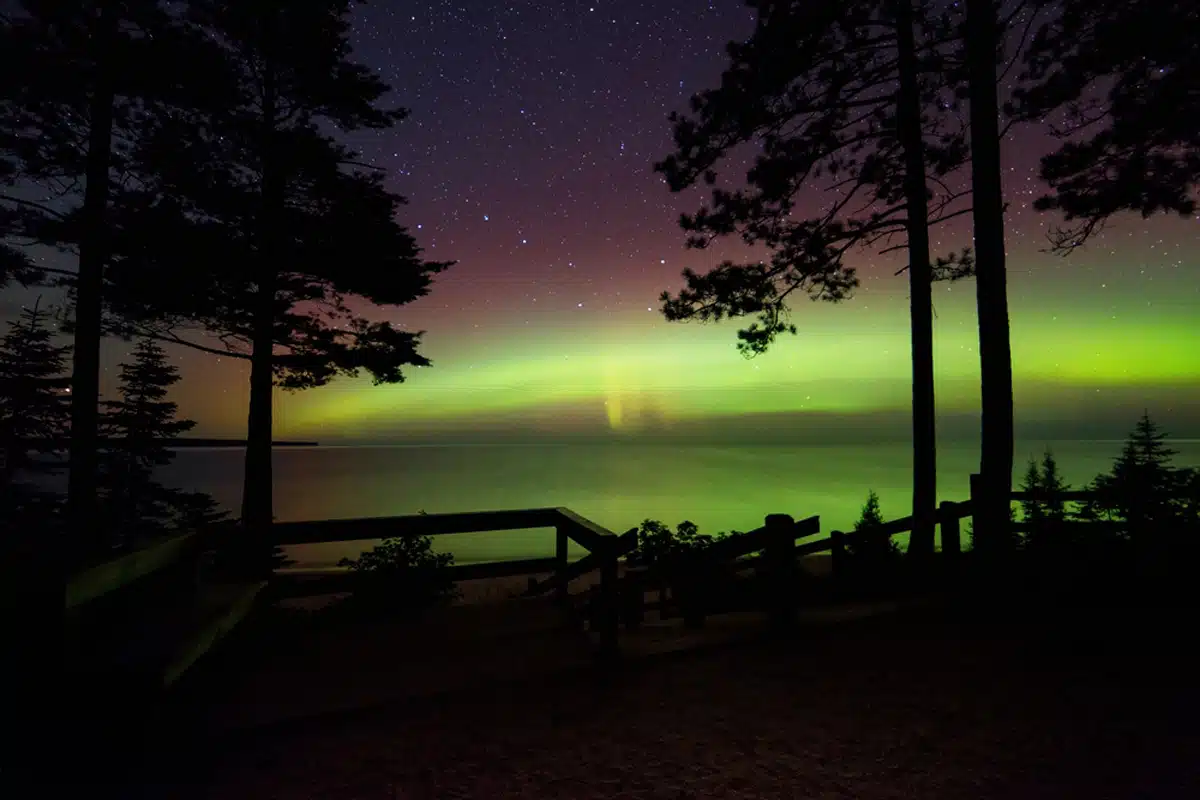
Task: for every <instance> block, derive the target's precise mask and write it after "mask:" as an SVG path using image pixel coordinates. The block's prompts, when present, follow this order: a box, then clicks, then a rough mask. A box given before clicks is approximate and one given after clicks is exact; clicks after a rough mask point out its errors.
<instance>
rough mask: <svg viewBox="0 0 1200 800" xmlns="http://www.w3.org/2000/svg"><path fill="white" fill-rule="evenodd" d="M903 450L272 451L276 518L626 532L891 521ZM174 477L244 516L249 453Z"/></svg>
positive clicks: (972, 467)
mask: <svg viewBox="0 0 1200 800" xmlns="http://www.w3.org/2000/svg"><path fill="white" fill-rule="evenodd" d="M1047 446H1049V447H1050V448H1051V449H1052V450H1053V452H1054V454H1055V457H1056V458H1057V459H1058V462H1059V465H1060V467H1061V469H1062V472H1063V474H1064V475H1065V477H1066V478H1067V480H1069V481H1070V482H1071V483H1072V484H1074V485H1076V486H1078V485H1081V484H1083V483H1085V482H1086V481H1088V480H1090V479H1091V478H1092V477H1094V476H1095V475H1096V474H1097V473H1099V472H1103V471H1107V469H1108V468H1109V467H1110V466H1111V463H1112V459H1113V458H1114V457H1115V456H1116V455H1117V453H1118V452H1119V450H1120V447H1121V443H1120V442H1117V441H1104V442H1096V441H1057V442H1019V443H1018V445H1017V448H1016V454H1017V466H1016V470H1015V472H1016V478H1017V480H1018V481H1019V479H1020V477H1021V475H1022V474H1023V472H1024V469H1025V461H1026V459H1027V458H1028V457H1029V456H1030V455H1038V454H1040V453H1041V452H1042V450H1043V449H1044V448H1045V447H1047ZM1172 446H1173V447H1174V448H1175V449H1176V450H1178V451H1179V455H1178V456H1176V459H1175V463H1176V464H1177V465H1196V464H1200V442H1196V441H1195V440H1187V441H1173V442H1172ZM938 459H939V486H938V498H939V500H963V499H966V497H967V494H968V490H967V485H968V481H969V477H968V476H969V475H970V473H971V472H973V471H976V470H977V469H978V463H979V456H978V450H977V449H976V448H975V447H972V446H970V445H966V444H961V445H954V444H950V445H946V444H943V445H942V446H941V447H940V449H939V452H938ZM909 470H910V451H909V448H908V446H907V445H906V444H903V443H899V444H897V443H889V444H879V445H853V446H808V447H796V446H778V447H769V446H768V447H762V446H756V447H729V446H714V447H705V446H668V445H648V446H647V445H632V444H613V445H603V444H600V445H592V444H587V445H582V444H563V445H541V444H539V445H455V446H377V447H315V448H295V449H292V448H281V449H278V450H276V451H275V515H276V518H277V519H278V520H280V521H290V520H315V519H332V518H338V517H374V516H392V515H400V514H415V513H417V512H418V511H421V510H423V511H426V512H428V513H431V514H433V513H439V512H455V511H487V510H497V509H520V508H537V507H544V506H566V507H567V508H570V509H571V510H573V511H575V512H577V513H579V514H582V515H583V516H585V517H587V518H589V519H591V520H594V521H595V522H597V523H599V524H601V525H603V526H605V527H607V528H609V529H610V530H613V531H615V532H618V533H620V532H622V531H625V530H628V529H629V528H631V527H633V526H635V525H638V524H639V523H640V522H641V521H642V520H644V519H647V518H651V519H658V520H662V521H663V522H666V523H669V524H671V525H675V524H676V523H678V522H680V521H682V520H685V519H687V520H691V521H693V522H695V523H696V524H697V525H698V526H699V527H700V531H701V532H702V533H704V532H707V533H715V532H717V531H728V530H743V531H745V530H752V529H754V528H756V527H758V526H760V525H762V523H763V517H764V516H765V515H766V514H770V513H784V514H791V515H792V516H794V517H796V518H797V519H799V518H803V517H808V516H812V515H820V517H821V530H822V531H830V530H835V529H846V528H848V527H850V526H851V525H853V522H854V520H855V519H857V517H858V514H859V511H860V509H861V507H862V504H863V502H864V501H865V499H866V495H867V491H868V490H869V489H874V490H875V491H876V492H877V493H878V494H879V498H880V502H881V505H882V508H883V513H884V516H885V517H886V518H889V519H890V518H895V517H902V516H906V515H907V514H908V513H909V503H910V502H911V501H910V477H909V475H910V472H909ZM162 479H163V480H164V482H166V483H168V484H173V485H176V486H182V487H187V488H190V489H195V490H200V491H206V492H209V493H210V494H212V495H213V496H214V497H215V498H216V499H217V501H218V502H220V503H221V504H222V505H223V506H225V507H226V508H229V509H231V510H236V509H237V507H238V503H239V498H240V493H241V479H242V452H241V451H240V450H232V449H228V450H217V449H213V450H183V451H180V452H179V454H178V456H177V458H176V460H175V462H174V463H173V464H172V465H170V466H169V467H166V468H165V469H164V471H163V474H162ZM434 544H435V548H436V549H438V550H446V551H449V552H453V553H454V555H455V558H456V560H457V561H458V562H459V563H466V562H472V561H491V560H500V559H510V558H533V557H539V556H548V555H552V554H553V550H554V536H553V532H552V530H549V529H547V530H533V531H506V532H496V533H479V534H462V535H455V536H440V537H435V538H434ZM361 549H362V546H361V545H360V546H358V547H355V546H354V545H352V544H351V545H347V544H345V543H339V544H332V545H311V546H305V547H303V548H295V549H293V551H292V553H291V556H292V557H293V558H294V559H296V560H297V561H298V562H299V563H300V564H303V565H312V566H317V565H328V564H332V563H336V561H337V560H338V559H339V558H341V557H342V556H344V555H354V554H355V553H357V552H361Z"/></svg>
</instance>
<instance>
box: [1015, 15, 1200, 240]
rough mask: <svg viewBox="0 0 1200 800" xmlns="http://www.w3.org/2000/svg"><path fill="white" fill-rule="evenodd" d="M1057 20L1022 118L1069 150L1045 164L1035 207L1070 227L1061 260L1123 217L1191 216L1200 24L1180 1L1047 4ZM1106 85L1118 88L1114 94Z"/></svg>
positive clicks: (1199, 107) (1062, 232) (1033, 61)
mask: <svg viewBox="0 0 1200 800" xmlns="http://www.w3.org/2000/svg"><path fill="white" fill-rule="evenodd" d="M1035 5H1036V6H1052V7H1053V10H1054V13H1052V14H1050V15H1048V16H1047V17H1046V21H1045V22H1044V23H1043V24H1042V25H1041V27H1040V28H1039V29H1038V31H1037V33H1036V35H1035V36H1034V37H1033V39H1032V41H1031V43H1030V47H1029V48H1028V49H1027V51H1026V54H1025V58H1024V74H1023V75H1022V78H1023V83H1024V84H1025V85H1023V86H1021V87H1020V88H1019V89H1018V91H1017V92H1016V93H1015V94H1014V98H1013V100H1014V102H1013V104H1012V110H1013V113H1014V114H1018V115H1020V116H1021V117H1022V118H1025V119H1032V120H1041V119H1043V118H1045V117H1046V116H1047V115H1049V114H1051V113H1052V112H1055V111H1059V110H1062V111H1065V112H1066V113H1065V115H1064V116H1065V120H1064V121H1063V122H1062V123H1061V124H1060V125H1058V126H1056V127H1052V128H1051V131H1052V133H1053V134H1054V135H1055V136H1057V137H1059V138H1060V139H1061V140H1062V144H1060V146H1059V147H1058V149H1057V150H1055V151H1054V152H1053V153H1050V154H1049V155H1047V156H1045V157H1044V158H1043V159H1042V163H1041V177H1042V179H1043V180H1045V181H1046V182H1047V183H1048V184H1049V185H1050V189H1051V192H1050V193H1049V194H1048V195H1046V196H1043V197H1041V198H1038V200H1037V201H1036V202H1035V207H1036V208H1039V209H1041V210H1056V211H1059V212H1061V213H1062V214H1063V216H1064V217H1065V220H1066V222H1067V225H1066V226H1065V227H1060V228H1056V229H1054V230H1053V231H1052V233H1051V242H1052V247H1053V249H1054V250H1056V251H1058V252H1062V253H1068V252H1070V251H1072V250H1074V248H1076V247H1078V246H1080V245H1082V244H1083V243H1085V242H1086V241H1087V240H1088V238H1089V237H1090V236H1091V235H1092V234H1093V233H1095V232H1096V231H1097V230H1099V229H1100V228H1102V227H1103V225H1104V224H1105V222H1106V221H1107V220H1108V219H1109V218H1110V217H1111V216H1113V215H1114V214H1117V213H1120V212H1123V211H1132V212H1138V213H1140V214H1141V215H1142V216H1143V217H1149V216H1151V215H1153V214H1156V213H1164V212H1165V213H1172V212H1173V213H1176V214H1179V215H1181V216H1191V215H1192V214H1194V213H1195V210H1196V207H1197V206H1196V187H1197V186H1198V185H1200V130H1198V129H1197V126H1196V124H1195V120H1196V119H1197V118H1200V91H1198V89H1200V84H1198V83H1197V77H1196V76H1197V75H1200V52H1197V49H1196V44H1195V43H1196V40H1197V38H1198V37H1200V14H1198V13H1197V12H1196V9H1195V8H1194V7H1193V6H1192V5H1191V4H1188V3H1177V2H1174V0H1141V1H1140V2H1137V3H1130V2H1125V0H1053V2H1051V0H1037V2H1036V3H1035ZM1106 84H1107V85H1106Z"/></svg>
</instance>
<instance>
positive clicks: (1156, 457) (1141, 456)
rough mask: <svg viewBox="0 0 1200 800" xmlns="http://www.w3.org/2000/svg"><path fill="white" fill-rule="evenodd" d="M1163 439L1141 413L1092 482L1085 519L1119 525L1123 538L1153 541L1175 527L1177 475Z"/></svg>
mask: <svg viewBox="0 0 1200 800" xmlns="http://www.w3.org/2000/svg"><path fill="white" fill-rule="evenodd" d="M1165 440H1166V434H1165V433H1163V432H1162V431H1161V430H1160V429H1159V427H1158V425H1157V424H1156V423H1155V422H1154V421H1153V420H1151V419H1150V415H1149V412H1145V413H1143V415H1142V417H1141V419H1139V420H1138V422H1137V425H1136V426H1135V427H1134V430H1133V431H1132V432H1131V433H1130V435H1129V437H1128V438H1127V439H1126V440H1125V444H1124V445H1123V446H1122V448H1121V454H1120V455H1119V456H1118V457H1117V458H1116V460H1115V461H1114V462H1113V466H1112V469H1111V470H1110V471H1109V472H1108V474H1105V475H1099V476H1097V477H1096V479H1095V480H1094V481H1093V482H1092V485H1091V487H1090V488H1091V490H1092V491H1093V492H1094V493H1095V494H1096V497H1095V499H1094V500H1092V501H1091V502H1090V503H1089V504H1088V506H1087V507H1086V508H1085V510H1084V514H1085V518H1099V519H1108V520H1112V521H1117V522H1121V523H1123V528H1124V533H1125V534H1126V535H1127V536H1138V537H1144V536H1149V537H1153V536H1155V535H1156V534H1159V533H1162V532H1163V530H1162V529H1163V528H1166V527H1171V526H1172V525H1174V524H1175V523H1176V522H1177V521H1178V518H1177V514H1176V500H1175V498H1176V494H1177V492H1178V489H1179V484H1180V476H1179V471H1178V470H1176V469H1175V468H1174V467H1172V466H1171V458H1172V457H1173V456H1174V455H1175V451H1174V450H1172V449H1171V448H1169V447H1168V446H1167V445H1166V442H1165Z"/></svg>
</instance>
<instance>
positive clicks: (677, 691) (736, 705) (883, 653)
mask: <svg viewBox="0 0 1200 800" xmlns="http://www.w3.org/2000/svg"><path fill="white" fill-rule="evenodd" d="M1185 616H1190V615H1185ZM1074 620H1075V618H1074V617H1069V618H1067V619H1066V620H1059V621H1057V622H1043V623H1040V624H1037V625H1034V624H1031V623H1012V622H1009V623H1007V624H1005V625H1002V626H1001V625H995V624H988V625H982V624H978V623H973V624H965V623H964V622H962V621H961V620H958V621H953V620H949V619H947V618H945V616H944V615H942V614H937V615H929V614H923V615H922V616H921V618H919V619H907V620H903V621H899V620H895V619H891V620H872V621H870V622H861V621H860V622H856V623H848V624H846V625H842V626H838V627H836V628H833V629H825V630H820V631H811V632H806V633H804V634H802V635H801V636H799V637H798V638H795V639H793V640H790V641H788V642H774V643H772V642H762V643H759V644H754V645H742V646H740V647H739V648H738V649H736V650H724V651H718V652H709V653H692V654H687V655H682V656H678V655H677V656H672V657H670V658H661V659H657V660H652V661H646V662H642V663H638V664H630V665H627V666H625V667H624V668H622V669H621V670H619V671H617V672H614V673H613V674H611V675H609V676H608V679H607V680H604V681H596V680H595V678H594V676H591V677H589V676H587V675H585V674H579V673H575V674H572V675H568V676H564V677H560V678H541V679H538V680H537V681H535V682H533V683H527V684H525V685H512V684H509V685H507V686H505V687H503V688H491V689H478V690H475V691H471V692H464V693H459V694H457V695H456V696H454V697H450V698H443V699H440V700H427V701H420V702H410V703H408V704H404V705H393V706H390V707H383V708H376V709H373V710H369V711H358V712H354V713H350V714H345V715H341V716H339V717H329V718H325V719H320V720H310V721H307V722H293V723H289V724H286V725H282V726H276V727H274V728H267V729H262V730H259V731H257V732H249V733H248V732H243V733H238V734H225V735H223V736H222V737H221V741H219V742H217V743H215V744H213V743H210V744H208V745H205V744H203V743H201V742H195V743H192V744H189V745H188V746H187V748H186V749H187V751H188V757H187V758H186V759H184V760H182V761H179V762H174V763H168V762H166V761H161V762H159V766H160V767H161V768H162V771H163V772H166V773H170V776H171V778H173V780H172V781H171V782H170V783H164V782H162V781H156V782H155V785H153V786H151V787H150V788H149V790H148V791H147V795H148V796H152V797H195V798H222V800H238V799H239V798H256V800H263V799H265V798H339V800H340V799H342V798H361V799H363V800H367V799H368V798H370V799H372V800H373V799H374V798H381V799H382V798H388V799H391V798H508V797H512V798H629V799H630V800H632V799H633V798H641V799H642V800H651V799H652V798H663V799H667V798H669V799H670V800H677V799H678V798H692V797H695V798H722V797H727V798H748V797H763V798H863V800H871V799H873V798H1023V799H1028V800H1033V799H1035V798H1074V797H1079V798H1089V800H1092V799H1095V798H1200V673H1198V672H1197V671H1196V661H1195V659H1194V658H1193V657H1190V656H1186V655H1185V653H1186V652H1187V647H1188V645H1189V644H1190V642H1187V641H1182V640H1181V637H1184V638H1186V637H1192V636H1194V627H1190V628H1189V627H1187V626H1184V627H1183V628H1180V627H1178V625H1179V624H1180V623H1178V622H1176V623H1167V622H1166V621H1165V620H1162V619H1155V618H1153V617H1148V616H1146V615H1142V614H1139V615H1134V616H1131V617H1130V618H1128V619H1125V620H1116V619H1111V618H1108V619H1103V620H1098V622H1097V624H1096V625H1094V626H1093V629H1092V631H1091V633H1090V634H1088V635H1067V632H1068V631H1070V630H1073V629H1074V628H1075V627H1076V623H1075V621H1074ZM1164 643H1165V644H1166V645H1167V646H1165V647H1164ZM345 679H346V680H353V676H347V677H346V678H345ZM182 743H183V742H182V741H181V742H180V744H182Z"/></svg>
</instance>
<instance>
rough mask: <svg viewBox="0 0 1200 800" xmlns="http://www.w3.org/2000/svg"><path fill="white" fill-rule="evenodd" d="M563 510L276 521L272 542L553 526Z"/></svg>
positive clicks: (334, 540)
mask: <svg viewBox="0 0 1200 800" xmlns="http://www.w3.org/2000/svg"><path fill="white" fill-rule="evenodd" d="M561 512H562V509H560V508H524V509H502V510H498V511H462V512H452V513H446V514H410V515H404V516H396V517H348V518H343V519H321V520H303V521H295V522H276V523H273V524H272V525H271V543H272V544H275V545H281V546H286V545H296V544H319V543H322V542H349V541H355V540H358V539H391V538H394V537H397V536H444V535H449V534H456V533H482V532H485V531H505V530H521V529H523V528H553V527H556V526H557V525H558V524H559V523H560V522H561V521H562V519H563V516H562V513H561ZM592 524H593V525H594V523H592ZM596 527H599V526H596Z"/></svg>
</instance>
